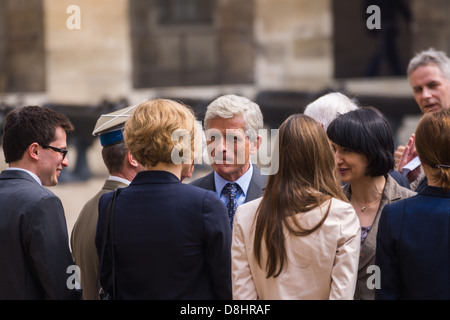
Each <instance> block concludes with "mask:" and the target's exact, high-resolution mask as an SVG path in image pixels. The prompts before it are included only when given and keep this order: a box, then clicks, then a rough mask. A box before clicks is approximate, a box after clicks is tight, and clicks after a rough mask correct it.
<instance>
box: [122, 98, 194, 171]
mask: <svg viewBox="0 0 450 320" xmlns="http://www.w3.org/2000/svg"><path fill="white" fill-rule="evenodd" d="M200 132H201V129H200V128H199V127H198V124H197V123H196V119H195V116H194V113H193V111H192V109H191V108H190V107H188V106H185V105H182V104H180V103H178V102H176V101H173V100H169V99H153V100H148V101H145V102H142V103H141V104H139V105H138V106H137V107H136V109H135V110H134V112H133V114H132V116H131V117H130V118H129V119H128V120H127V122H126V123H125V130H124V138H125V143H126V145H127V147H128V149H129V150H130V152H131V154H132V155H133V157H134V158H135V159H136V160H137V161H138V162H139V163H141V164H142V165H144V166H155V165H157V164H158V163H159V162H162V163H168V164H172V163H175V164H179V163H177V161H176V160H180V159H182V162H183V163H191V162H192V159H193V158H194V157H195V156H196V155H195V154H194V151H196V149H197V148H195V147H194V146H195V144H196V143H197V141H198V140H199V138H200V141H201V133H200Z"/></svg>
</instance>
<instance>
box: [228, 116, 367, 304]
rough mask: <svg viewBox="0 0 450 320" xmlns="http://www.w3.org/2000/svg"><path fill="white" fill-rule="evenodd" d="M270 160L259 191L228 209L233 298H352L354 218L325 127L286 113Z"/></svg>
mask: <svg viewBox="0 0 450 320" xmlns="http://www.w3.org/2000/svg"><path fill="white" fill-rule="evenodd" d="M275 158H276V157H275ZM278 159H279V169H278V172H277V173H276V174H274V175H271V176H269V179H268V182H267V187H266V190H265V193H264V195H263V197H262V198H259V199H256V200H254V201H251V202H249V203H247V204H244V205H241V206H239V207H238V210H237V212H236V216H235V222H234V229H233V240H232V249H231V253H232V283H233V299H352V298H353V294H354V291H355V285H356V278H357V271H358V259H359V249H360V225H359V222H358V218H357V216H356V213H355V210H354V209H353V207H352V206H351V205H350V204H349V203H348V202H347V201H346V200H345V199H346V197H345V195H344V194H343V192H342V190H341V187H340V183H339V180H338V178H337V171H336V165H335V160H334V156H333V153H332V151H331V148H330V145H329V141H328V138H327V136H326V133H325V131H324V130H323V128H322V127H321V126H320V124H319V123H318V122H316V121H315V120H313V119H312V118H310V117H308V116H305V115H303V114H296V115H292V116H290V117H289V118H288V119H286V120H285V121H284V122H283V124H282V125H281V126H280V129H279V157H278Z"/></svg>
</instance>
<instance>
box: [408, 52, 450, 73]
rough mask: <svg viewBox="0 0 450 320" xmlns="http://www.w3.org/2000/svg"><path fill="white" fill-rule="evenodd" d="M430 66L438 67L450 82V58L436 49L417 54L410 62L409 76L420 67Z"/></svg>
mask: <svg viewBox="0 0 450 320" xmlns="http://www.w3.org/2000/svg"><path fill="white" fill-rule="evenodd" d="M429 64H434V65H436V66H437V67H438V68H439V69H440V70H441V72H442V75H443V76H444V77H445V78H446V79H447V80H450V58H449V57H448V56H447V54H446V53H445V52H443V51H436V50H435V49H434V48H430V49H428V50H424V51H421V52H419V53H417V54H416V55H415V56H414V57H413V58H412V59H411V61H410V62H409V65H408V69H407V74H408V77H409V76H410V75H411V73H412V72H413V71H414V70H416V69H417V68H419V67H423V66H427V65H429Z"/></svg>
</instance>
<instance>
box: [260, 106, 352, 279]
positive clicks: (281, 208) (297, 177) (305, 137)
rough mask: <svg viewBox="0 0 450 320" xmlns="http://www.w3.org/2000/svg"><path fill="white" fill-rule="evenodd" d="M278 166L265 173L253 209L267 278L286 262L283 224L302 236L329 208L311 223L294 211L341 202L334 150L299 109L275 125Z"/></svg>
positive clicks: (276, 272) (316, 124)
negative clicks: (261, 192)
mask: <svg viewBox="0 0 450 320" xmlns="http://www.w3.org/2000/svg"><path fill="white" fill-rule="evenodd" d="M278 134H279V169H278V172H277V173H276V174H274V175H271V176H269V178H268V181H267V186H266V190H265V192H264V195H263V198H262V200H261V203H260V205H259V207H258V210H257V218H256V225H255V242H254V251H255V258H256V259H257V261H258V263H259V265H260V266H261V267H263V266H262V247H263V246H265V247H266V248H267V253H268V255H267V261H266V263H265V266H264V267H263V268H265V270H266V275H267V277H271V276H273V277H277V276H278V275H279V274H280V272H281V271H282V270H283V267H284V264H285V262H286V259H287V258H286V257H287V256H286V250H285V243H284V241H285V233H284V230H285V229H286V230H287V231H288V232H289V233H290V234H293V235H295V236H307V235H308V234H310V233H312V232H314V231H315V230H317V229H318V228H320V226H321V225H322V224H323V222H324V221H325V219H326V218H327V216H328V211H329V207H328V209H327V210H326V212H325V214H324V215H323V217H321V220H320V221H319V223H317V224H316V225H315V226H313V227H312V228H305V227H304V226H302V225H300V222H299V221H298V219H295V216H296V215H297V214H302V213H304V212H308V211H310V210H312V209H314V208H316V207H318V206H320V205H322V204H323V203H324V202H326V201H327V200H329V199H330V198H331V197H334V198H338V199H340V200H343V201H346V200H345V199H346V198H345V196H344V194H343V192H342V189H341V187H340V183H339V180H338V177H337V171H336V164H335V160H334V155H333V153H332V151H331V147H330V144H329V141H328V138H327V136H326V134H325V131H324V130H323V128H322V126H321V125H320V124H319V123H318V122H317V121H315V120H314V119H312V118H310V117H309V116H306V115H304V114H296V115H292V116H290V117H289V118H287V119H286V120H285V121H284V122H283V124H282V125H281V126H280V128H279V132H278Z"/></svg>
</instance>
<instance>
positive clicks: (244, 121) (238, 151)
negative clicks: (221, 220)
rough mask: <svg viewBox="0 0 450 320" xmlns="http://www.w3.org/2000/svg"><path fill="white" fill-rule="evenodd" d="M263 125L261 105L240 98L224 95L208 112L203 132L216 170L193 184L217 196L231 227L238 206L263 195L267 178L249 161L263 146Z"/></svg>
mask: <svg viewBox="0 0 450 320" xmlns="http://www.w3.org/2000/svg"><path fill="white" fill-rule="evenodd" d="M263 124H264V122H263V115H262V112H261V109H260V108H259V106H258V105H257V104H256V103H255V102H253V101H251V100H249V99H247V98H245V97H241V96H237V95H224V96H221V97H219V98H217V99H216V100H214V101H213V102H211V103H210V104H209V106H208V108H207V110H206V114H205V119H204V129H205V134H206V141H207V145H208V148H207V150H208V153H209V155H210V156H211V167H212V168H213V171H212V172H211V173H209V174H207V175H206V176H204V177H202V178H199V179H197V180H195V181H193V182H191V184H192V185H195V186H198V187H201V188H203V189H207V190H212V191H215V192H216V193H217V195H218V196H219V198H220V199H221V200H222V201H223V202H224V204H225V205H226V206H227V208H228V213H229V219H230V225H231V227H232V226H233V218H234V212H235V210H236V208H237V206H239V205H240V204H243V203H245V202H249V201H251V200H254V199H256V198H259V197H261V196H262V195H263V193H264V189H265V186H266V181H267V176H266V175H262V174H261V171H260V169H259V168H258V167H256V166H255V165H254V164H253V163H252V162H251V160H250V156H251V155H253V154H255V153H256V152H257V150H258V149H259V147H260V145H261V142H262V137H261V135H260V134H259V130H260V129H262V127H263Z"/></svg>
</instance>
